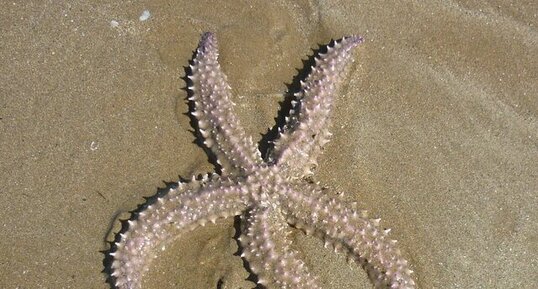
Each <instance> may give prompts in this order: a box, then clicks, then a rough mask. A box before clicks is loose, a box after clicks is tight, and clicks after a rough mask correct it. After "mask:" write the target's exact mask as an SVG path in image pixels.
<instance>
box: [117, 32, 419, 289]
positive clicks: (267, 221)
mask: <svg viewBox="0 0 538 289" xmlns="http://www.w3.org/2000/svg"><path fill="white" fill-rule="evenodd" d="M361 42H362V38H361V37H358V36H350V37H344V38H342V39H341V40H340V41H335V42H334V44H333V45H332V46H331V45H329V46H328V47H327V52H326V53H325V54H320V55H319V57H317V58H316V59H315V66H314V67H312V70H311V73H310V74H309V75H308V77H307V78H306V79H305V81H304V82H301V89H300V91H299V92H298V93H296V94H295V99H296V101H293V102H292V108H291V111H290V113H289V116H288V117H287V118H286V123H285V125H284V126H283V127H281V128H279V131H280V134H279V137H278V139H276V140H275V141H274V142H273V144H274V146H273V147H272V149H271V150H270V151H269V152H268V155H267V157H265V158H262V156H261V153H260V151H259V150H258V148H257V146H256V145H255V144H254V142H253V140H252V138H251V137H249V136H247V135H246V132H245V130H244V129H243V127H242V126H241V125H240V122H239V119H238V118H237V117H236V115H235V114H234V112H233V106H234V103H233V102H232V101H231V88H230V86H229V85H228V83H227V78H226V75H225V74H224V73H223V72H222V70H221V67H220V65H219V63H218V60H217V58H218V47H217V39H216V37H215V35H214V34H213V33H209V32H208V33H205V34H203V35H202V38H201V40H200V43H199V46H198V49H197V51H196V56H195V58H194V59H193V64H192V65H191V66H190V68H191V71H192V73H191V74H190V75H189V76H188V77H189V78H190V82H191V83H192V85H191V86H189V87H188V88H189V89H190V90H191V92H192V94H191V95H192V96H191V97H190V98H189V100H190V101H192V102H193V103H194V109H193V112H192V114H193V116H194V117H195V118H196V119H197V120H198V129H199V132H200V134H201V136H202V137H203V138H204V144H205V146H206V147H207V148H209V149H210V150H211V151H212V153H213V154H214V155H215V156H216V158H217V162H218V163H219V164H220V166H221V168H222V169H221V174H220V175H218V174H209V175H206V176H204V177H202V178H193V179H192V180H191V181H190V182H179V183H178V185H177V187H175V188H170V190H169V192H168V193H167V194H165V195H164V196H160V197H158V199H157V200H156V201H155V203H153V204H150V205H148V206H147V208H146V209H145V210H143V211H141V212H139V213H138V214H137V215H135V216H133V217H132V218H131V220H129V221H128V228H127V230H126V231H125V232H124V233H121V234H120V237H119V241H118V242H117V243H115V245H114V247H115V249H114V252H112V253H111V255H112V258H113V262H112V264H111V269H112V274H111V275H112V276H113V279H115V282H116V283H115V285H116V287H117V288H122V289H124V288H125V289H138V288H141V279H142V277H143V275H144V273H145V272H146V271H148V270H149V267H150V263H151V260H152V259H154V258H156V257H157V252H158V251H159V250H162V249H164V247H165V246H166V244H168V243H169V242H172V241H173V240H175V239H176V238H178V237H180V236H182V235H183V234H185V233H186V232H188V231H190V230H193V229H195V228H197V227H199V226H203V225H205V224H206V223H208V222H212V223H214V222H215V221H216V220H217V219H219V218H226V217H232V216H237V215H241V216H242V220H243V225H242V229H241V236H240V237H239V240H238V241H239V243H240V246H241V248H242V254H241V256H242V257H243V258H244V259H245V260H246V261H247V262H248V266H249V267H250V270H251V271H252V272H253V273H254V274H256V275H257V282H258V283H259V284H261V285H263V286H265V287H266V288H312V289H316V288H321V287H320V285H319V280H318V278H317V277H316V276H313V274H312V273H310V271H309V269H308V266H307V265H306V264H305V262H303V261H302V260H301V258H300V253H299V252H298V251H296V250H294V249H293V248H292V240H291V238H290V236H289V234H290V231H291V230H292V228H298V229H300V230H302V231H304V232H305V233H306V234H309V235H314V236H316V237H319V238H321V239H323V240H324V241H325V242H326V244H330V245H332V246H333V247H334V248H335V250H339V251H342V252H344V253H345V254H347V257H348V259H349V260H351V261H354V262H356V263H357V264H358V265H361V266H363V267H364V268H365V269H366V270H367V272H368V273H369V275H370V279H371V280H372V283H373V284H374V285H375V287H376V288H415V282H414V280H413V279H412V277H411V273H412V271H411V270H410V269H409V268H408V264H407V263H408V262H407V261H406V260H405V259H404V258H403V257H402V256H401V253H400V251H399V249H398V248H397V246H396V241H394V240H391V239H389V237H388V235H387V234H388V230H384V229H382V228H381V227H380V226H379V219H369V218H368V217H367V216H366V215H365V213H364V212H363V211H359V210H357V209H356V208H355V207H356V206H355V205H354V204H347V203H345V202H343V201H342V200H341V199H335V198H331V197H330V196H328V194H327V193H326V189H325V188H322V187H321V186H320V185H319V184H316V183H314V182H313V181H312V174H313V169H314V168H315V166H316V158H317V157H318V156H319V155H320V153H321V151H322V147H323V145H324V144H325V143H327V142H328V141H329V137H330V136H331V133H330V132H329V127H330V111H331V107H332V102H333V98H334V95H335V92H336V88H337V87H336V86H337V84H338V83H339V82H340V80H341V79H342V77H343V76H342V75H343V72H344V71H345V67H346V65H347V63H349V62H350V61H351V60H352V51H353V49H354V48H355V47H356V46H357V45H358V44H359V43H361Z"/></svg>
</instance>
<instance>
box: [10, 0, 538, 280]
mask: <svg viewBox="0 0 538 289" xmlns="http://www.w3.org/2000/svg"><path fill="white" fill-rule="evenodd" d="M18 2H20V3H12V2H11V1H9V2H7V1H6V3H4V4H2V9H1V10H0V11H1V12H0V14H1V17H0V47H1V50H0V56H1V57H0V63H1V66H0V69H1V73H0V85H1V87H2V90H1V93H0V159H1V162H0V180H1V182H0V196H1V199H2V201H1V203H0V220H1V226H0V250H1V252H2V253H1V254H0V287H1V288H13V289H14V288H109V286H108V285H107V284H106V283H105V279H106V275H105V274H104V273H102V271H103V269H104V266H103V262H104V255H103V253H102V251H104V250H107V249H108V243H107V242H106V241H107V240H110V238H111V236H113V233H114V232H116V231H117V230H118V228H119V222H118V221H117V218H118V217H123V218H125V217H128V214H127V213H125V212H128V211H129V210H132V209H134V208H136V206H137V205H138V204H141V203H143V202H144V199H143V197H145V196H151V195H154V194H155V193H156V191H157V189H158V188H159V187H163V186H164V185H163V183H162V181H167V182H172V181H177V180H178V175H180V176H182V177H190V176H191V175H192V174H197V173H205V172H208V171H211V170H212V167H211V165H210V164H209V163H208V161H207V157H206V155H205V154H204V152H203V150H202V149H201V148H199V147H198V146H196V145H195V144H194V143H193V136H192V134H191V133H190V132H189V130H190V129H191V128H190V125H189V118H188V117H187V116H185V115H184V113H185V112H187V110H188V108H187V105H186V104H185V102H184V98H185V94H186V93H185V91H184V90H182V87H184V86H185V83H184V81H183V80H182V77H183V76H184V75H185V71H184V67H185V66H186V65H187V64H188V61H189V60H190V59H191V57H192V52H193V50H194V49H195V47H196V44H197V42H198V39H199V36H200V33H202V32H203V31H207V30H211V31H215V32H216V33H217V36H218V37H219V40H220V43H221V63H222V66H223V68H224V70H225V71H226V73H227V74H228V75H229V79H230V82H231V84H232V86H233V88H234V93H235V101H236V103H237V104H238V105H237V113H238V114H239V115H240V118H241V120H242V121H243V123H244V124H246V126H247V130H248V131H249V132H250V133H252V134H254V135H256V136H258V135H259V133H262V132H265V130H266V128H267V127H269V126H272V125H273V124H274V121H273V118H274V117H275V116H276V115H277V110H278V101H280V100H281V99H282V95H283V94H284V92H285V90H286V84H287V83H290V82H291V80H292V79H293V77H294V76H295V75H296V69H298V68H302V62H301V59H306V56H307V55H311V54H312V53H311V49H313V48H317V47H318V44H326V43H327V42H328V41H329V40H330V39H331V38H339V37H341V36H342V35H346V34H351V33H356V34H360V35H363V36H364V37H365V39H366V42H365V43H364V44H363V45H362V46H361V47H360V48H359V49H358V50H357V53H356V54H355V59H356V61H355V64H354V65H353V67H352V68H351V71H350V74H349V77H348V78H347V80H346V82H345V84H344V86H343V87H342V89H341V94H340V95H339V96H338V99H337V102H336V107H335V109H334V123H335V127H334V129H333V133H334V136H333V140H332V142H331V143H330V144H329V145H327V147H326V150H325V154H324V155H323V157H322V158H321V160H320V165H319V169H318V171H317V179H318V180H320V181H321V182H322V183H324V184H327V185H328V186H330V187H331V188H332V189H333V191H334V192H346V198H348V199H349V200H350V201H352V200H356V201H359V203H360V205H361V207H363V208H366V209H368V210H369V211H370V212H371V214H372V215H374V216H379V217H382V218H383V220H384V223H383V224H384V225H385V226H386V227H390V228H392V229H393V230H392V232H393V233H392V236H393V238H396V239H398V240H399V243H400V246H401V248H402V250H403V252H404V255H405V256H406V257H407V258H408V259H409V261H410V262H411V264H412V268H413V269H414V270H415V271H416V275H415V276H416V279H417V281H418V284H419V285H420V288H537V287H538V283H537V279H536V278H535V277H533V275H534V276H535V275H536V272H538V233H537V232H538V121H537V117H538V81H537V79H538V64H537V59H538V49H537V47H538V30H537V29H538V28H537V27H538V19H537V13H538V5H537V4H536V2H535V1H517V2H519V3H516V1H514V4H508V3H507V2H508V1H417V2H414V1H413V2H410V1H406V2H407V3H406V4H400V5H399V6H388V5H380V4H378V1H341V2H337V1H327V2H325V1H320V4H312V3H309V2H308V1H276V2H275V4H264V3H269V2H265V1H254V2H253V1H230V2H227V3H226V4H221V5H220V7H218V5H215V4H208V3H201V4H190V3H191V2H198V1H184V2H185V3H182V2H183V1H164V0H159V1H135V2H130V1H129V2H125V3H123V2H122V3H123V4H117V3H120V2H117V1H99V4H87V2H90V1H78V0H77V1H70V2H71V4H60V3H61V2H62V1H24V2H23V1H18ZM108 2H110V3H108ZM313 2H317V1H313ZM146 9H147V10H149V12H150V13H151V16H150V18H149V19H148V20H146V21H140V20H139V16H140V15H141V14H142V12H143V11H144V10H146ZM112 21H116V23H115V24H117V25H116V27H114V26H115V25H113V23H112ZM111 232H112V233H111ZM233 235H234V230H233V220H225V221H222V222H219V223H218V224H217V225H215V226H206V227H204V228H201V229H200V230H196V231H194V232H193V233H192V234H189V235H186V236H184V237H183V238H182V239H181V240H179V241H178V242H177V243H175V244H174V245H173V246H172V247H170V248H168V250H167V251H165V252H164V253H163V254H162V257H161V258H160V259H159V261H158V262H157V263H156V264H155V266H154V268H153V270H152V271H151V273H150V274H149V275H148V276H147V278H146V280H145V284H147V285H148V287H147V288H217V282H218V280H221V282H223V284H224V286H223V288H251V287H252V283H250V282H249V281H244V280H243V279H244V278H246V277H247V276H248V274H247V272H246V271H245V270H244V268H243V262H242V261H241V259H240V258H239V257H238V256H235V255H234V253H235V252H236V251H237V245H236V242H235V241H234V239H233V238H232V237H233ZM296 245H297V247H298V248H299V249H300V250H301V251H302V252H303V254H304V255H305V258H306V260H307V263H308V264H309V265H310V266H311V267H312V270H313V271H315V272H317V273H318V274H320V275H321V278H322V281H323V283H324V284H326V287H327V288H356V287H357V288H370V287H371V285H370V284H369V283H368V281H367V279H366V277H365V274H364V273H363V272H362V271H361V270H359V269H357V268H355V267H354V266H349V265H347V263H345V260H344V258H343V257H342V256H338V255H336V254H333V253H331V252H330V251H329V250H325V249H322V248H323V247H322V244H321V242H319V241H318V240H317V239H312V238H307V237H304V236H303V235H302V234H301V233H300V232H298V233H297V235H296ZM329 283H331V284H329ZM327 284H329V285H327ZM160 286H163V287H160Z"/></svg>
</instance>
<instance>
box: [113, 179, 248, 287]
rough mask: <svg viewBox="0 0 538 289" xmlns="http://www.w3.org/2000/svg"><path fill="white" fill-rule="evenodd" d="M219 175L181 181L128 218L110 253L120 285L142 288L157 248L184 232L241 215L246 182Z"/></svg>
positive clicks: (244, 200) (117, 284)
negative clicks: (132, 217) (127, 224)
mask: <svg viewBox="0 0 538 289" xmlns="http://www.w3.org/2000/svg"><path fill="white" fill-rule="evenodd" d="M217 177H218V176H216V175H214V176H213V178H212V179H210V178H204V179H203V180H201V181H197V180H193V181H191V182H189V183H180V184H179V186H178V188H176V189H170V192H169V193H168V194H167V195H166V196H164V197H162V198H159V199H158V200H157V201H156V202H155V203H154V204H151V205H149V206H148V207H147V208H146V209H145V210H144V211H142V212H140V213H139V214H138V215H137V218H136V219H132V220H130V221H128V223H129V227H128V229H127V231H126V232H125V233H122V234H121V239H120V241H119V242H117V243H116V244H115V247H116V250H115V251H114V252H113V253H111V255H112V256H113V258H114V260H113V262H112V266H111V267H112V270H113V273H112V276H114V277H115V279H116V287H117V288H120V289H139V288H140V287H141V278H142V275H143V274H144V273H145V272H146V271H147V270H148V269H149V265H150V263H151V260H152V259H153V258H155V257H156V253H157V251H158V250H164V248H165V246H166V245H167V244H168V243H169V242H171V241H173V240H174V239H175V238H176V237H179V236H180V235H181V233H183V232H185V231H187V230H192V229H194V228H196V227H198V226H200V225H202V226H203V225H205V224H206V223H207V222H215V220H216V219H218V218H225V217H228V216H234V215H239V214H240V213H241V212H242V211H243V210H245V209H246V207H247V202H248V201H246V199H247V197H246V196H247V194H246V193H245V190H246V189H244V187H245V186H244V184H242V183H237V182H235V181H233V180H231V179H223V180H221V179H218V178H217Z"/></svg>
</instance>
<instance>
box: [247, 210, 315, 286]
mask: <svg viewBox="0 0 538 289" xmlns="http://www.w3.org/2000/svg"><path fill="white" fill-rule="evenodd" d="M249 213H250V215H249V216H248V219H247V220H246V225H245V226H246V230H244V233H243V235H241V237H240V238H239V241H240V242H241V246H242V247H243V253H242V254H241V257H243V258H245V259H246V260H247V261H248V263H249V267H250V269H251V270H252V272H254V273H255V274H256V275H257V276H258V283H260V284H262V285H263V286H265V287H266V288H275V289H276V288H288V289H302V288H309V289H320V288H321V287H319V285H317V281H316V279H315V278H314V277H313V276H312V275H311V274H310V272H309V270H308V268H307V267H306V265H305V264H304V262H303V261H301V260H300V259H299V258H298V256H297V255H298V253H297V252H296V251H295V250H293V249H292V248H291V240H290V239H289V238H288V235H289V233H290V231H289V227H288V225H287V224H286V222H285V219H284V217H283V215H282V214H281V213H280V212H279V211H278V209H275V208H273V207H260V206H257V207H255V208H253V209H252V210H251V211H250V212H249Z"/></svg>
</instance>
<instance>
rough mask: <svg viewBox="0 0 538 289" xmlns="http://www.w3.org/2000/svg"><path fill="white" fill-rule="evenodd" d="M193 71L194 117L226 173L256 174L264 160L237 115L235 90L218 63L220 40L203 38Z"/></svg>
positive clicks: (206, 142) (205, 142) (207, 35)
mask: <svg viewBox="0 0 538 289" xmlns="http://www.w3.org/2000/svg"><path fill="white" fill-rule="evenodd" d="M191 71H192V74H191V75H190V76H189V78H190V80H191V81H192V85H191V86H189V89H190V90H191V91H192V96H191V97H190V98H189V100H191V101H193V102H194V108H195V110H194V111H193V112H192V114H193V115H194V117H196V119H198V127H199V129H200V133H201V134H202V136H203V137H204V139H205V141H204V144H205V145H206V146H207V147H208V148H210V149H211V151H212V152H213V153H214V154H215V155H216V157H217V160H218V162H219V164H220V165H221V166H222V169H223V172H224V171H226V170H234V169H239V170H244V171H246V172H250V171H252V170H253V168H254V167H255V166H256V165H257V164H259V163H261V162H262V159H261V156H260V152H259V151H258V149H257V147H256V146H255V145H254V142H253V140H252V137H250V136H249V137H247V136H246V133H245V130H244V129H243V127H242V126H241V124H240V123H239V119H238V118H237V117H236V115H235V114H234V112H233V106H234V105H235V104H234V103H233V102H232V101H231V99H230V96H231V88H230V86H229V85H228V82H227V77H226V75H225V74H224V73H223V72H222V70H221V67H220V64H219V63H218V46H217V39H216V37H215V35H214V34H213V33H210V32H207V33H204V34H203V35H202V38H201V40H200V44H199V45H198V49H197V50H196V57H195V58H194V60H193V65H191Z"/></svg>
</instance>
